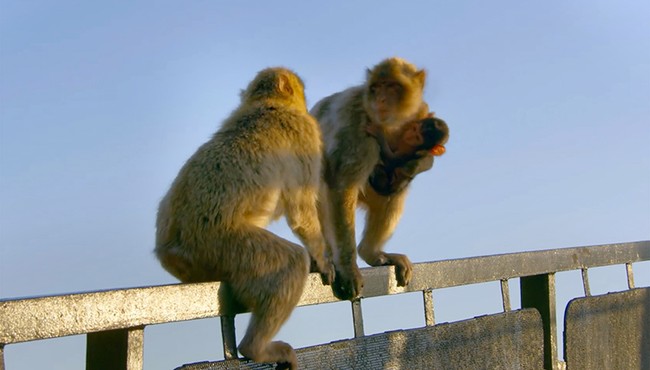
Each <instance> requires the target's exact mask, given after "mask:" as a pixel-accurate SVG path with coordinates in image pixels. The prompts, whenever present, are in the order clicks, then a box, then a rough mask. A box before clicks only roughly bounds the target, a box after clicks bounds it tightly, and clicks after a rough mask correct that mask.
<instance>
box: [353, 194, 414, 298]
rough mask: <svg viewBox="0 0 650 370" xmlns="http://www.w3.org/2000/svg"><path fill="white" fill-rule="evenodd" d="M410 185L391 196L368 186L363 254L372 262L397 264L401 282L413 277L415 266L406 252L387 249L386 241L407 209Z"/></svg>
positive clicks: (362, 241)
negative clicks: (406, 203)
mask: <svg viewBox="0 0 650 370" xmlns="http://www.w3.org/2000/svg"><path fill="white" fill-rule="evenodd" d="M406 195H407V189H405V190H403V191H401V192H399V193H397V194H393V195H391V196H388V197H384V196H381V195H379V194H377V193H376V192H374V191H373V190H372V188H371V187H370V186H367V188H366V192H365V201H366V205H367V206H368V212H367V213H366V226H365V229H364V231H363V239H362V240H361V243H359V256H361V258H362V259H363V260H364V261H366V263H368V264H369V265H370V266H385V265H394V266H395V274H396V277H397V285H398V286H406V285H407V284H408V283H409V282H410V281H411V274H412V270H413V266H412V263H411V261H410V260H409V258H408V257H407V256H406V255H403V254H398V253H385V252H384V251H383V247H384V244H385V243H386V242H387V241H388V239H390V237H391V236H392V235H393V232H394V231H395V228H396V227H397V224H398V223H399V220H400V218H401V216H402V211H403V210H404V202H405V200H406Z"/></svg>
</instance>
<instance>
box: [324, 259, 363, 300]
mask: <svg viewBox="0 0 650 370" xmlns="http://www.w3.org/2000/svg"><path fill="white" fill-rule="evenodd" d="M362 289H363V277H362V276H361V271H359V267H358V266H357V265H356V263H355V264H354V265H352V266H349V267H348V268H347V269H342V268H337V269H336V274H335V276H334V283H333V284H332V291H333V292H334V295H335V296H336V298H338V299H342V300H352V299H354V298H356V297H358V296H359V294H361V290H362Z"/></svg>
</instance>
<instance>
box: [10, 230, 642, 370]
mask: <svg viewBox="0 0 650 370" xmlns="http://www.w3.org/2000/svg"><path fill="white" fill-rule="evenodd" d="M648 260H650V241H639V242H631V243H620V244H608V245H601V246H590V247H577V248H564V249H552V250H542V251H534V252H523V253H511V254H501V255H493V256H484V257H473V258H465V259H453V260H445V261H438V262H426V263H417V264H415V265H414V271H413V279H412V281H411V283H410V284H409V285H408V286H407V287H397V284H396V280H395V274H394V269H393V268H392V267H375V268H366V269H362V274H363V277H364V288H363V294H362V298H360V299H357V300H355V301H353V302H351V305H352V313H353V325H354V335H355V337H361V336H363V335H364V327H363V317H362V311H361V302H362V300H363V299H364V298H370V297H377V296H383V295H391V294H399V293H405V292H418V291H419V292H422V294H423V303H424V316H425V322H426V325H427V326H431V325H434V324H435V315H434V304H433V296H432V291H433V290H435V289H440V288H447V287H454V286H460V285H468V284H476V283H484V282H491V281H500V282H501V295H502V302H503V310H504V311H510V310H511V304H510V292H509V289H508V286H509V285H508V280H509V279H515V278H518V279H520V295H521V306H522V308H536V309H537V310H539V312H540V313H541V316H542V322H543V326H544V363H545V368H547V369H560V368H562V367H563V363H562V361H559V360H558V354H557V343H558V340H557V330H556V327H557V318H556V302H555V300H556V297H555V273H557V272H561V271H569V270H581V272H582V278H583V287H584V291H585V295H590V288H589V280H588V269H589V268H593V267H600V266H609V265H622V264H624V265H625V266H626V271H627V282H628V287H629V288H630V289H632V288H634V276H633V271H632V263H634V262H640V261H648ZM223 288H224V286H222V285H221V284H219V283H200V284H175V285H165V286H154V287H143V288H131V289H117V290H107V291H98V292H89V293H78V294H68V295H58V296H47V297H35V298H25V299H12V300H0V369H2V370H4V347H5V346H6V345H11V344H14V343H20V342H27V341H33V340H40V339H47V338H55V337H63V336H68V335H76V334H87V353H86V369H99V368H111V369H129V370H133V369H142V366H143V348H144V327H145V326H147V325H153V324H161V323H168V322H176V321H184V320H192V319H200V318H207V317H217V316H219V317H220V318H221V326H222V336H223V345H224V356H225V358H226V359H231V358H236V354H237V350H236V338H235V330H234V316H235V315H236V314H237V313H238V312H235V311H233V310H232V309H231V308H230V307H228V304H227V302H228V301H227V292H224V291H223V290H224V289H223ZM337 301H338V299H336V298H335V297H334V296H333V295H332V293H331V288H330V287H328V286H323V285H322V283H321V281H320V277H319V276H318V275H316V274H312V275H310V276H309V278H308V282H307V285H306V287H305V291H304V293H303V296H302V298H301V300H300V302H299V303H298V306H306V305H313V304H321V303H328V302H337Z"/></svg>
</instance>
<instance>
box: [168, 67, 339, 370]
mask: <svg viewBox="0 0 650 370" xmlns="http://www.w3.org/2000/svg"><path fill="white" fill-rule="evenodd" d="M321 163H322V141H321V136H320V130H319V128H318V124H317V123H316V121H315V120H314V119H313V117H311V116H310V115H309V114H308V113H307V107H306V105H305V96H304V87H303V84H302V82H301V80H300V78H299V77H298V76H297V75H295V74H294V73H293V72H291V71H289V70H287V69H284V68H269V69H265V70H263V71H261V72H259V73H258V74H257V76H256V77H255V79H254V80H253V81H252V82H251V83H250V84H249V86H248V87H247V88H246V90H244V91H243V92H242V94H241V105H240V106H239V107H238V108H237V109H236V110H235V111H234V112H233V113H232V115H231V116H230V117H229V118H228V119H226V120H225V122H223V125H222V126H221V128H220V129H219V130H218V131H217V132H216V134H215V135H214V136H213V137H212V138H211V139H210V140H209V141H208V142H206V143H205V144H203V145H202V146H201V147H200V148H199V149H198V150H197V151H196V153H194V155H192V156H191V157H190V159H189V160H188V161H187V162H186V163H185V165H184V166H183V167H182V168H181V170H180V172H179V173H178V176H177V177H176V179H175V180H174V182H173V184H172V185H171V188H170V189H169V192H168V193H167V194H166V195H165V197H164V198H163V199H162V201H161V202H160V207H159V209H158V219H157V222H156V228H157V230H156V248H155V252H156V255H157V256H158V258H159V259H160V262H161V264H162V265H163V267H164V268H165V269H167V270H168V271H169V272H170V273H171V274H172V275H174V276H176V277H177V278H178V279H180V280H181V281H183V282H200V281H213V280H220V281H224V282H226V283H227V284H228V286H229V287H230V288H231V291H232V294H233V297H234V299H235V300H236V301H237V302H238V303H239V304H241V305H243V306H245V307H247V308H248V309H250V310H251V311H252V317H251V321H250V324H249V327H248V330H247V332H246V335H245V336H244V338H243V340H242V341H241V343H240V345H239V350H240V352H241V353H242V354H243V355H244V356H246V357H248V358H251V359H253V360H255V361H259V362H279V363H288V364H289V366H290V368H291V369H295V368H296V367H297V362H296V356H295V353H294V351H293V349H292V348H291V346H289V345H288V344H286V343H283V342H271V339H272V338H273V336H275V334H276V333H277V331H278V330H279V328H280V326H281V325H282V324H283V323H284V322H285V321H286V320H287V318H288V317H289V315H290V313H291V311H292V310H293V308H294V307H295V305H296V303H297V302H298V300H299V298H300V296H301V294H302V290H303V287H304V283H305V281H306V277H307V274H308V272H309V265H310V258H309V255H311V257H312V259H313V260H314V261H315V264H316V266H317V268H318V270H319V271H320V272H322V273H323V276H324V281H325V282H329V281H331V280H332V274H333V268H332V267H331V265H330V264H328V263H327V262H326V260H325V258H324V256H323V251H324V248H325V241H324V239H323V236H322V232H321V227H320V223H319V220H318V214H317V209H316V202H317V195H318V187H319V181H320V180H319V179H320V173H321ZM282 214H285V215H286V217H287V220H288V223H289V226H290V227H291V229H292V230H293V232H294V233H295V234H296V235H297V236H298V238H299V239H300V240H301V241H302V242H303V244H304V245H306V246H307V248H308V250H309V254H308V253H307V252H306V251H305V250H304V249H303V248H302V247H301V246H299V245H297V244H294V243H292V242H290V241H288V240H285V239H283V238H281V237H279V236H277V235H275V234H273V233H271V232H269V231H267V230H265V229H264V227H265V226H266V225H267V224H268V223H269V222H270V221H271V220H272V219H273V218H277V217H279V216H280V215H282Z"/></svg>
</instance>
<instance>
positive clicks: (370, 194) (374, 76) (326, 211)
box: [311, 58, 428, 299]
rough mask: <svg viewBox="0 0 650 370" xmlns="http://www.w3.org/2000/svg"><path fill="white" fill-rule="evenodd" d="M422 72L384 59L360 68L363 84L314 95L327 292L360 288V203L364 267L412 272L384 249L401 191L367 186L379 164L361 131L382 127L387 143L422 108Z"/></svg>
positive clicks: (404, 277)
mask: <svg viewBox="0 0 650 370" xmlns="http://www.w3.org/2000/svg"><path fill="white" fill-rule="evenodd" d="M425 78H426V73H425V71H424V70H418V69H417V68H416V67H415V66H413V65H412V64H410V63H408V62H406V61H404V60H402V59H399V58H389V59H386V60H384V61H382V62H381V63H379V64H378V65H376V66H375V67H374V68H372V69H369V70H368V71H367V77H366V82H365V83H364V84H363V85H361V86H356V87H352V88H349V89H347V90H345V91H342V92H339V93H336V94H334V95H331V96H329V97H326V98H324V99H322V100H321V101H319V102H318V103H317V104H316V105H315V106H314V107H313V108H312V110H311V112H312V114H313V115H314V116H315V117H316V118H317V119H318V121H319V123H320V125H321V129H322V130H323V139H324V141H325V157H324V158H325V169H324V184H323V186H322V187H321V195H320V198H319V200H320V211H321V213H320V217H321V224H322V226H323V229H324V231H325V235H326V239H327V240H328V244H329V246H330V248H331V249H332V254H333V259H334V263H335V266H336V278H335V280H334V284H333V290H334V294H335V295H336V296H337V297H339V298H341V299H353V298H355V297H356V296H357V295H358V294H360V293H361V287H362V284H363V282H362V278H361V275H360V273H359V268H358V266H357V262H356V251H355V249H356V240H355V209H356V208H357V206H358V205H363V206H365V207H366V209H367V213H366V226H365V230H364V232H363V238H362V240H361V243H359V247H358V248H359V255H360V256H361V258H363V260H364V261H366V262H367V263H368V264H370V265H371V266H380V265H386V264H390V265H396V267H397V279H398V284H399V285H402V286H403V285H406V284H408V282H409V281H410V278H411V270H412V267H411V262H410V261H409V259H408V258H407V257H406V256H404V255H401V254H394V253H385V252H383V250H382V249H383V246H384V244H385V243H386V241H387V240H388V239H389V238H390V237H391V235H392V234H393V231H394V230H395V227H396V226H397V223H398V222H399V219H400V217H401V214H402V210H403V207H404V200H405V199H406V193H407V192H406V190H404V191H401V192H399V193H396V194H393V195H391V196H388V197H384V196H380V195H378V194H377V193H376V192H375V191H374V190H373V189H372V188H371V187H370V186H368V177H369V175H370V173H371V172H372V170H373V168H374V166H375V165H376V164H377V163H378V162H379V147H378V145H377V142H376V141H375V139H374V138H372V137H371V136H370V135H368V134H367V132H366V127H367V126H368V124H369V123H370V122H373V123H376V124H379V125H381V126H382V128H383V129H384V131H385V132H386V134H387V136H388V140H389V142H390V141H391V140H394V139H395V138H398V137H399V135H400V130H401V128H402V126H403V125H404V123H406V122H409V121H411V120H414V119H417V118H423V117H425V116H426V115H427V114H428V107H427V106H426V104H425V103H424V102H423V101H422V92H423V89H424V84H425Z"/></svg>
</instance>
